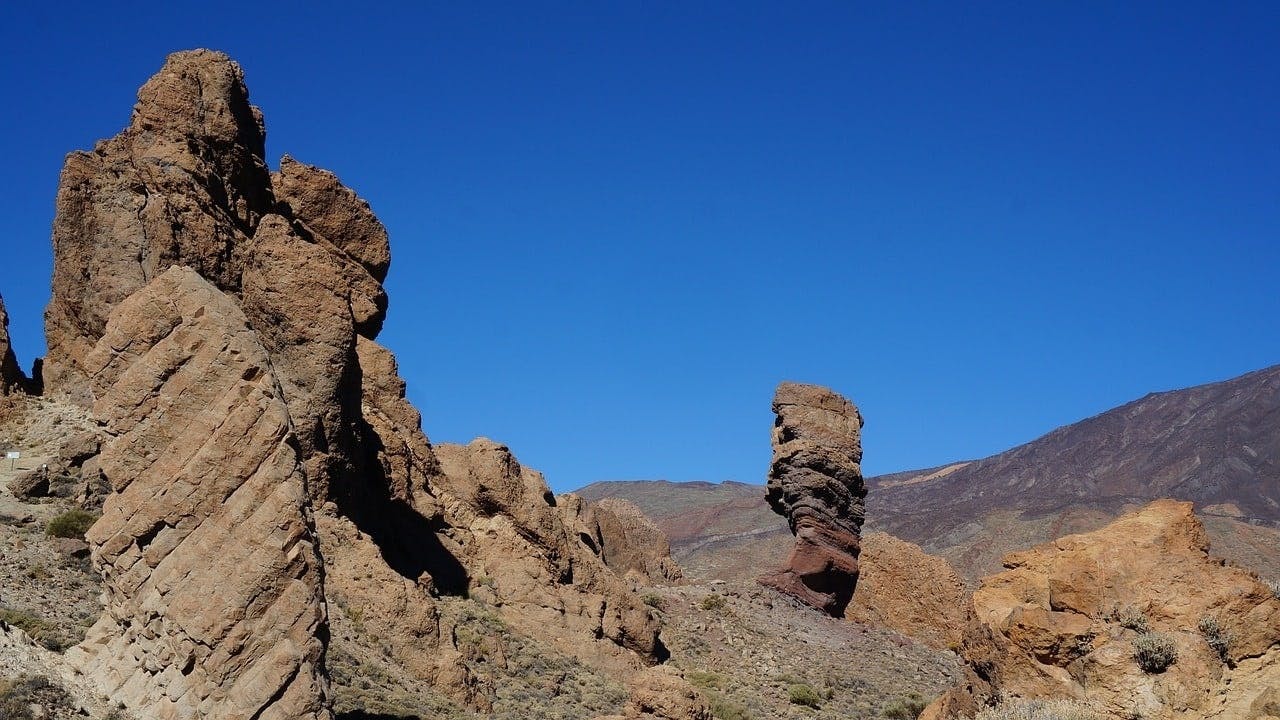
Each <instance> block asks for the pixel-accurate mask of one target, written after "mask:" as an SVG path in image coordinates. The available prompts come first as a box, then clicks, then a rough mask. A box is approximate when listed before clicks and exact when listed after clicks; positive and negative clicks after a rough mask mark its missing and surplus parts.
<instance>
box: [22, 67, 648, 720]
mask: <svg viewBox="0 0 1280 720" xmlns="http://www.w3.org/2000/svg"><path fill="white" fill-rule="evenodd" d="M264 133H265V130H264V124H263V121H262V115H261V113H260V112H259V111H258V110H257V108H255V107H253V106H252V105H250V104H249V99H248V91H247V90H246V88H245V85H244V82H243V76H242V73H241V71H240V68H239V67H238V66H237V65H236V64H235V63H234V62H232V61H231V60H230V59H229V58H227V57H226V56H225V55H222V54H221V53H216V52H212V51H206V50H197V51H191V52H183V53H176V54H174V55H172V56H170V57H169V59H168V61H167V62H166V63H165V66H164V67H163V68H162V69H161V71H160V72H159V73H158V74H157V75H156V76H155V77H153V78H152V79H151V80H150V81H148V82H147V83H146V85H144V86H143V88H142V89H141V91H140V92H139V94H138V104H137V105H136V106H135V107H134V110H133V115H132V119H131V121H130V124H129V126H128V127H127V128H126V129H125V130H124V131H122V132H121V133H120V134H119V135H117V136H116V137H114V138H112V139H110V140H107V141H104V142H101V143H99V144H98V145H97V146H96V147H95V148H94V150H93V151H92V152H87V153H75V154H72V155H71V156H69V157H68V159H67V161H66V165H65V167H64V169H63V173H62V178H61V185H60V188H59V193H58V202H57V218H56V220H55V223H54V250H55V259H54V279H53V299H52V301H51V302H50V304H49V307H48V309H47V311H46V332H47V335H48V346H49V354H48V364H47V366H46V367H47V372H46V376H47V384H48V390H49V393H50V394H51V395H54V396H57V397H58V398H59V399H61V400H62V401H67V402H70V403H74V404H77V405H79V406H80V407H84V408H91V409H92V415H93V417H94V419H95V420H96V421H97V422H98V423H99V424H100V425H101V426H102V428H104V429H105V431H106V433H107V435H108V437H107V439H106V440H105V441H103V442H102V447H101V454H100V455H98V456H96V457H95V456H93V455H92V454H91V452H90V451H89V450H88V448H89V445H91V444H92V443H85V444H83V445H84V448H82V449H83V450H84V452H81V448H69V449H68V452H69V453H71V454H74V455H77V456H81V455H84V456H85V457H84V458H83V460H81V462H82V463H83V466H84V474H85V476H86V478H88V477H93V478H96V479H99V480H102V481H103V482H106V483H109V486H110V488H111V491H110V493H109V495H108V496H107V497H106V498H105V505H104V510H103V512H104V515H103V519H102V520H101V521H99V523H98V524H97V525H95V527H94V529H93V530H92V531H91V533H90V540H91V543H92V544H93V557H94V561H95V564H97V565H98V566H99V567H100V568H101V569H102V572H103V576H104V580H105V582H106V585H107V596H108V601H109V602H108V612H107V613H106V615H104V617H103V619H102V620H101V621H100V622H99V623H98V624H97V625H96V626H95V628H94V630H93V632H92V633H91V635H90V638H89V640H87V641H86V644H85V645H84V646H83V647H82V648H81V649H80V650H78V651H76V652H77V653H79V654H80V656H82V657H81V661H82V664H83V666H84V667H85V668H86V669H87V670H89V671H90V672H91V673H92V674H94V675H95V676H97V677H100V679H101V680H102V683H103V685H104V688H105V689H106V690H107V691H108V692H109V693H110V694H112V696H113V698H116V699H118V701H120V702H124V703H125V704H126V705H128V706H129V707H131V708H134V709H135V710H137V711H138V712H139V713H140V714H145V715H147V716H157V717H166V716H167V715H169V714H175V713H176V714H177V715H181V716H183V717H187V716H191V714H192V713H194V716H196V717H204V716H211V715H218V714H219V713H224V711H225V712H226V713H230V714H231V715H234V716H239V715H237V713H239V712H240V710H241V709H244V708H248V707H249V706H250V705H252V704H253V703H255V702H258V701H259V700H260V699H261V697H260V696H261V695H262V693H267V696H266V697H267V701H266V704H264V705H262V706H261V708H259V709H263V714H262V715H261V717H275V716H277V713H284V714H285V715H287V716H289V717H306V716H312V715H314V716H321V715H324V714H326V713H328V712H329V711H328V694H327V691H326V689H325V679H324V657H325V642H326V640H327V638H328V632H327V629H326V626H325V612H324V603H322V602H321V599H326V600H328V601H329V603H330V604H332V605H333V606H335V607H336V608H338V610H337V611H336V612H337V613H339V614H341V616H342V617H343V618H346V619H349V620H351V623H349V625H350V626H352V627H354V626H357V625H358V626H359V627H360V628H363V632H365V633H366V634H368V635H369V637H376V638H377V640H376V645H377V646H378V651H379V653H380V654H381V655H382V656H384V657H389V658H392V659H393V660H394V661H395V662H396V663H398V664H399V665H400V666H401V667H402V668H403V669H405V670H406V671H407V672H408V673H410V674H411V675H412V676H413V677H415V678H417V679H418V681H419V682H424V683H429V684H431V685H432V687H433V688H435V689H437V690H439V691H441V692H442V693H444V694H445V695H447V696H448V697H450V698H452V699H454V700H455V701H458V702H462V703H464V704H466V705H468V706H470V707H471V708H473V709H476V710H480V711H482V712H483V711H486V709H487V706H488V702H489V700H490V699H491V698H492V696H493V693H494V689H493V688H492V687H489V686H486V684H485V682H484V679H483V677H484V672H483V671H484V668H483V663H485V662H486V658H483V657H480V658H476V657H472V656H471V655H468V654H467V653H464V652H459V651H458V648H457V641H456V638H455V637H453V635H454V632H453V630H454V629H453V628H452V627H451V626H450V625H449V621H448V620H447V619H444V618H443V617H442V613H441V612H440V611H439V606H440V605H441V603H443V602H444V600H443V599H442V596H458V597H462V596H468V595H469V596H471V597H473V598H486V599H487V600H488V601H490V602H491V603H492V604H493V605H494V607H495V608H496V612H498V613H499V614H500V615H501V618H502V620H503V621H504V622H506V623H509V624H510V626H512V627H514V628H517V629H518V630H519V631H520V632H522V633H525V634H527V635H530V636H534V637H537V638H541V639H545V640H547V641H548V642H550V643H552V644H554V645H555V646H556V647H557V648H559V649H560V650H561V651H563V652H565V653H566V654H569V655H572V656H573V657H575V658H577V659H579V660H583V661H587V662H591V663H595V664H596V665H597V666H599V667H606V668H610V669H617V670H619V671H625V672H628V673H630V672H633V671H636V670H638V669H640V668H642V667H644V666H646V665H650V664H653V663H656V662H659V661H661V660H663V659H664V658H665V657H666V650H665V648H664V647H663V645H662V642H661V639H660V637H659V626H658V622H657V620H656V619H655V617H654V615H653V614H652V612H651V611H650V608H648V607H647V606H645V605H644V604H643V603H642V602H640V599H639V597H638V596H637V594H636V593H635V592H634V591H633V589H632V587H631V585H630V584H629V583H628V582H627V581H626V580H624V578H623V577H620V575H621V574H625V572H624V573H615V572H614V571H613V570H611V569H610V568H609V567H608V566H607V565H606V558H605V557H604V556H603V555H602V552H603V551H602V549H601V543H600V541H599V540H600V537H601V533H600V531H599V527H598V523H596V524H594V525H593V524H592V522H594V520H592V521H591V522H588V519H584V518H585V515H584V514H583V513H581V512H578V511H577V510H574V509H572V508H569V507H562V506H559V505H557V503H556V501H555V498H554V497H553V495H552V494H551V492H550V490H549V489H548V488H547V486H546V483H545V482H544V481H543V479H542V477H541V475H539V474H538V473H536V472H534V471H532V470H529V469H528V468H524V467H523V466H521V465H520V464H519V463H518V462H517V461H516V460H515V458H514V456H512V454H511V453H510V451H509V450H507V449H506V448H505V447H502V446H500V445H497V444H496V443H490V442H488V441H477V442H476V443H472V444H471V445H469V446H466V447H446V448H443V449H439V454H440V455H441V457H439V458H438V457H437V452H438V449H437V448H435V447H433V446H432V445H431V443H430V442H429V440H428V439H427V437H426V435H425V434H424V433H423V432H422V430H421V427H420V425H421V421H420V416H419V414H418V412H417V411H416V410H415V409H414V408H413V407H412V405H410V404H409V403H408V401H407V400H406V399H405V384H404V381H403V379H401V377H400V376H399V373H398V370H397V367H396V361H395V358H394V356H393V355H392V353H391V352H390V351H389V350H387V349H386V348H384V347H382V346H380V345H378V344H377V342H376V341H375V338H376V337H377V334H378V332H379V330H380V329H381V326H382V323H383V320H384V318H385V317H386V312H387V307H388V301H387V296H386V292H385V290H384V289H383V286H382V281H383V280H384V279H385V277H386V274H387V271H388V268H389V264H390V249H389V243H388V238H387V233H386V230H385V228H383V226H382V224H381V223H380V222H379V221H378V219H377V217H376V216H375V215H374V214H373V212H372V210H371V209H370V208H369V205H368V204H367V203H366V202H365V201H364V200H362V199H360V197H359V196H358V195H356V194H355V193H354V192H353V191H351V190H350V189H348V188H346V187H345V186H343V185H342V183H341V182H340V181H339V180H338V178H337V177H336V176H335V175H333V174H332V173H330V172H328V171H325V170H321V169H319V168H315V167H312V166H309V165H306V164H303V163H300V162H297V161H295V160H293V159H291V158H288V157H286V158H285V159H284V160H283V161H282V162H281V165H280V170H279V171H278V172H276V173H270V172H269V171H268V169H267V165H266V162H265V160H264V159H263V142H264ZM197 380H198V381H197ZM95 442H96V440H95ZM94 451H95V452H96V449H95V450H94ZM196 478H199V480H200V482H198V483H196V482H194V480H195V479H196ZM223 500H225V503H223V504H219V503H221V502H222V501H223ZM313 518H314V519H313ZM636 527H638V526H636ZM628 529H630V530H634V531H636V532H639V530H636V529H635V528H624V529H623V532H624V534H625V531H626V530H628ZM317 544H318V546H319V548H320V549H321V551H322V552H321V553H320V555H317V554H316V552H315V547H316V545H317ZM614 547H621V545H619V544H617V543H615V544H614ZM623 555H625V553H623ZM321 556H323V558H324V568H323V572H322V569H321V567H320V566H319V564H318V563H319V562H320V561H319V557H321ZM620 557H621V556H620ZM620 562H621V560H620ZM652 562H653V564H654V567H655V572H658V571H661V568H660V567H658V566H659V565H660V561H659V560H658V559H656V558H653V559H652ZM667 571H668V572H669V569H668V570H667ZM322 576H323V577H324V582H323V584H322V583H321V577H322ZM455 614H456V613H455ZM348 640H349V638H345V637H344V638H342V639H335V640H334V642H335V643H338V644H339V647H338V649H342V647H341V643H344V642H348ZM351 641H352V642H355V641H354V640H351ZM368 642H369V643H370V644H373V643H374V641H372V640H369V641H368ZM175 673H176V675H175ZM286 676H287V677H286ZM241 678H243V680H241ZM275 708H279V710H276V709H275ZM254 712H256V709H255V710H249V711H246V712H245V713H244V716H245V717H250V716H253V713H254Z"/></svg>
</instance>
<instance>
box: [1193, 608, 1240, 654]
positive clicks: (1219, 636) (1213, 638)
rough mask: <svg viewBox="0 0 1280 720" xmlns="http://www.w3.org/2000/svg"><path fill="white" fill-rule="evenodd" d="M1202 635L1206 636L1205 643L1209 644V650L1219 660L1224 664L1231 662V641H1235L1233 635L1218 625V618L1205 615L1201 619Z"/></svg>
mask: <svg viewBox="0 0 1280 720" xmlns="http://www.w3.org/2000/svg"><path fill="white" fill-rule="evenodd" d="M1200 634H1201V635H1203V636H1204V640H1205V642H1207V643H1209V648H1210V649H1211V650H1213V652H1214V654H1215V655H1217V656H1218V659H1219V660H1221V661H1222V662H1224V663H1230V662H1231V641H1232V640H1233V638H1232V636H1231V633H1230V632H1229V631H1227V630H1225V629H1223V627H1222V625H1220V624H1219V623H1218V618H1216V617H1213V616H1212V615H1205V616H1204V617H1202V618H1200Z"/></svg>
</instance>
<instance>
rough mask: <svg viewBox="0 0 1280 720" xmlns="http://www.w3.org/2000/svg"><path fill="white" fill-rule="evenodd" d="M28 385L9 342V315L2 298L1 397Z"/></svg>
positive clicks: (0, 341) (0, 320)
mask: <svg viewBox="0 0 1280 720" xmlns="http://www.w3.org/2000/svg"><path fill="white" fill-rule="evenodd" d="M26 385H27V378H26V376H25V375H23V374H22V368H20V367H18V359H17V357H16V356H14V354H13V345H12V343H11V342H10V340H9V313H8V312H6V311H5V309H4V298H3V297H0V395H8V394H9V393H11V392H13V391H15V390H22V389H24V388H25V387H26Z"/></svg>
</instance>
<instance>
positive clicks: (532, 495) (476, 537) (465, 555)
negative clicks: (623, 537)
mask: <svg viewBox="0 0 1280 720" xmlns="http://www.w3.org/2000/svg"><path fill="white" fill-rule="evenodd" d="M436 454H437V456H438V457H439V460H440V464H441V467H442V468H443V471H444V473H443V477H441V478H440V479H439V480H437V485H436V487H437V494H438V495H439V496H440V498H441V500H442V502H443V505H444V512H445V517H446V518H447V520H448V524H449V527H450V530H449V531H448V533H447V537H448V539H449V541H450V543H451V545H452V547H453V549H454V552H455V553H456V555H457V557H458V559H459V561H460V562H461V563H462V564H463V565H464V566H465V567H466V568H467V571H468V573H469V575H470V577H471V578H473V579H483V580H484V581H485V582H484V585H485V588H484V589H480V588H476V590H477V591H479V592H482V593H486V594H487V593H492V595H493V601H494V602H495V603H496V604H499V605H501V607H502V608H503V617H504V618H505V619H506V620H507V621H508V622H510V623H511V624H512V625H514V626H515V627H517V628H519V629H520V630H522V631H523V632H526V633H529V634H531V635H534V636H535V637H541V638H544V639H547V640H549V641H550V642H552V643H553V644H555V645H556V646H557V647H559V648H560V649H561V650H562V651H564V652H567V653H569V654H571V655H574V656H576V657H579V658H580V659H583V660H586V661H588V662H592V663H593V664H597V665H602V666H609V667H615V668H620V667H628V666H629V667H633V668H634V667H638V666H639V663H638V662H637V659H638V660H642V661H643V662H645V663H654V662H657V661H661V660H664V659H666V656H667V651H666V648H665V647H664V646H663V644H662V641H661V639H660V637H659V629H660V628H659V624H658V621H657V619H656V618H655V617H654V616H653V613H652V612H651V610H650V608H649V607H647V606H646V605H644V603H643V602H641V599H640V597H639V595H638V594H636V593H635V592H634V591H632V589H631V588H630V587H629V586H628V585H627V584H626V583H625V582H624V581H623V579H622V578H621V577H619V576H618V575H617V574H616V573H614V572H613V571H612V570H610V569H609V568H608V567H607V566H606V565H605V563H604V561H603V560H602V559H601V557H600V556H599V554H598V552H599V548H598V547H592V546H590V545H588V544H587V543H585V542H583V540H582V537H581V536H582V534H583V532H581V531H583V530H586V529H587V528H586V527H585V526H584V525H582V524H581V523H579V522H575V518H577V517H579V516H580V508H578V507H570V508H562V507H559V506H558V504H557V499H556V497H555V496H554V495H553V494H552V493H551V490H550V488H548V487H547V484H546V481H545V480H544V479H543V477H542V474H541V473H539V472H537V471H534V470H531V469H529V468H526V467H524V466H523V465H521V464H520V463H519V462H518V461H517V460H516V458H515V456H514V455H512V454H511V451H510V450H509V449H508V448H507V447H506V446H503V445H500V444H498V443H495V442H493V441H491V440H487V439H484V438H480V439H477V440H474V441H472V442H471V443H470V444H468V445H448V444H446V445H439V446H436ZM574 500H576V498H575V499H574ZM591 638H599V639H604V640H607V641H609V642H606V643H600V642H593V641H591ZM623 648H625V649H627V650H630V651H632V653H635V654H634V655H631V654H628V653H623V652H620V650H621V649H623Z"/></svg>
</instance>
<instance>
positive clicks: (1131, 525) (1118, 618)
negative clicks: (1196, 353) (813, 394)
mask: <svg viewBox="0 0 1280 720" xmlns="http://www.w3.org/2000/svg"><path fill="white" fill-rule="evenodd" d="M1208 549H1209V543H1208V539H1207V536H1206V535H1205V531H1204V527H1203V526H1202V525H1201V524H1200V521H1199V520H1197V519H1196V517H1195V515H1194V514H1193V513H1192V505H1191V503H1186V502H1176V501H1172V500H1161V501H1157V502H1154V503H1152V504H1151V505H1148V506H1147V507H1146V508H1144V509H1142V510H1140V511H1138V512H1134V513H1130V514H1128V515H1125V516H1124V517H1122V518H1120V519H1119V520H1116V521H1115V522H1113V523H1112V524H1110V525H1108V526H1107V527H1105V528H1103V529H1101V530H1097V531H1094V532H1091V533H1086V534H1082V535H1069V536H1067V537H1063V538H1060V539H1058V540H1056V541H1053V542H1051V543H1046V544H1044V545H1041V546H1039V547H1036V548H1034V549H1032V550H1028V551H1025V552H1019V553H1011V554H1010V555H1008V556H1006V558H1005V565H1006V567H1007V568H1008V569H1007V570H1006V571H1005V572H1002V573H999V574H996V575H992V576H990V577H988V578H986V579H985V580H983V582H982V586H981V587H980V588H979V589H978V591H977V592H975V593H974V595H973V607H974V611H975V613H976V621H975V622H974V623H973V624H972V625H971V626H970V628H969V629H968V630H967V631H966V633H965V640H964V644H963V646H962V648H961V654H962V656H963V657H964V659H965V660H966V662H968V663H969V667H970V671H969V677H968V681H967V682H966V683H965V684H964V686H962V687H959V688H956V689H954V690H952V691H951V692H949V693H948V694H946V695H944V696H943V697H942V698H941V699H939V700H938V701H937V702H935V703H934V704H933V705H932V706H930V708H929V709H928V710H927V711H926V713H925V715H924V716H922V717H927V718H951V717H968V716H969V715H971V714H972V713H973V711H974V710H976V709H977V708H979V707H981V706H982V705H985V704H987V703H990V702H993V701H994V699H995V698H996V697H998V696H999V697H1006V698H1007V697H1023V698H1047V697H1064V696H1065V697H1072V698H1075V699H1077V700H1081V701H1083V702H1085V703H1086V704H1088V705H1089V706H1091V707H1092V708H1093V709H1095V710H1097V711H1098V712H1100V713H1101V714H1102V715H1103V716H1105V717H1143V718H1148V719H1149V720H1183V719H1185V720H1190V719H1191V718H1222V719H1224V720H1225V719H1226V718H1239V719H1242V720H1253V719H1256V718H1260V717H1266V716H1267V715H1266V713H1264V712H1263V709H1264V708H1265V707H1266V706H1267V704H1268V703H1269V702H1271V700H1269V698H1270V697H1271V695H1270V694H1271V693H1274V690H1275V688H1277V687H1280V598H1277V597H1276V596H1275V595H1274V594H1273V593H1272V591H1271V589H1269V588H1268V587H1267V586H1266V585H1264V584H1263V583H1262V582H1260V581H1259V580H1258V578H1257V576H1256V575H1254V574H1252V573H1249V572H1246V571H1244V570H1241V569H1239V568H1236V567H1232V566H1228V565H1224V564H1223V563H1222V561H1220V560H1217V559H1215V558H1212V557H1210V556H1209V554H1208ZM1149 632H1150V633H1156V634H1158V635H1160V636H1163V638H1164V639H1165V640H1167V641H1168V642H1169V643H1170V644H1171V647H1172V648H1173V650H1174V652H1175V653H1176V659H1175V660H1174V661H1173V663H1172V664H1171V665H1169V666H1168V667H1167V668H1165V669H1163V670H1160V669H1159V668H1158V667H1156V668H1154V669H1153V668H1152V667H1148V668H1147V669H1144V668H1143V667H1141V666H1140V664H1139V662H1138V661H1137V659H1136V657H1135V650H1136V644H1135V643H1136V642H1144V643H1145V642H1150V641H1151V639H1152V638H1151V637H1150V636H1147V637H1145V638H1144V639H1143V640H1141V641H1139V638H1140V637H1142V636H1143V635H1144V633H1149Z"/></svg>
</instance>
